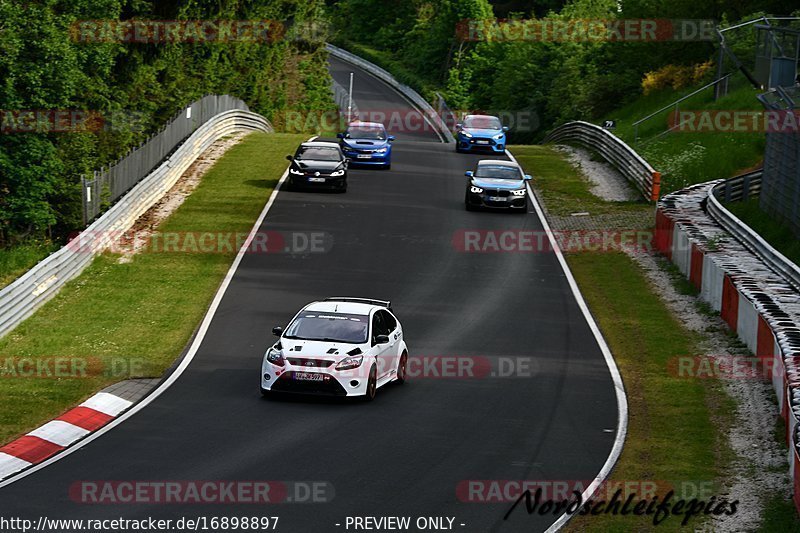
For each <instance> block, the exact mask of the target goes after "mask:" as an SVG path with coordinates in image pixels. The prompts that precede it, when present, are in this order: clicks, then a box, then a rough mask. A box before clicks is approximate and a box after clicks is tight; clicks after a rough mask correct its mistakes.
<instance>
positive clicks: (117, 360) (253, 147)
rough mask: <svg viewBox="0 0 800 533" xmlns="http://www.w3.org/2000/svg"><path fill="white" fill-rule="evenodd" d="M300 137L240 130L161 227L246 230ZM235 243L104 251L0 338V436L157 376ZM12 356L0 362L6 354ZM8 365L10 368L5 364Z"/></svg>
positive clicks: (186, 334)
mask: <svg viewBox="0 0 800 533" xmlns="http://www.w3.org/2000/svg"><path fill="white" fill-rule="evenodd" d="M305 138H306V136H305V135H288V134H273V135H267V134H261V133H255V134H252V135H250V136H248V137H247V138H246V139H245V140H244V141H243V142H242V143H241V144H239V145H236V146H234V147H233V148H232V149H231V150H230V151H229V152H228V153H227V154H225V156H224V157H223V158H222V159H220V160H219V161H218V162H217V163H216V165H214V167H213V168H211V169H210V170H209V172H208V173H207V174H206V175H205V176H204V177H203V179H202V181H201V183H200V185H199V186H198V188H197V189H196V190H195V191H194V192H193V193H192V195H191V196H189V197H188V198H187V199H186V201H185V202H184V204H183V205H181V206H180V208H178V210H177V211H176V212H175V213H173V214H172V216H170V217H169V218H168V219H167V220H166V221H164V223H163V224H162V225H161V226H160V227H159V230H160V231H163V232H197V231H211V232H215V233H216V232H233V233H238V232H244V233H246V232H248V231H250V229H251V227H252V225H253V223H254V221H255V219H256V218H257V217H258V214H259V213H260V212H261V210H262V208H263V206H264V204H265V203H266V201H267V199H268V198H269V195H270V194H271V192H272V189H273V187H274V186H275V185H276V184H277V182H278V179H279V178H280V176H281V174H282V173H283V171H284V169H285V168H286V160H285V159H284V157H285V156H286V154H288V153H291V152H293V151H294V149H295V148H296V147H297V144H298V143H300V142H302V141H303V140H305ZM234 256H235V250H232V251H230V252H226V253H210V254H203V253H175V252H171V253H169V252H155V251H154V252H147V253H140V254H137V255H136V256H134V259H133V261H131V262H129V263H119V261H118V259H119V256H117V255H114V254H110V253H106V254H103V255H102V256H100V257H98V258H96V259H95V261H94V262H93V263H92V265H91V266H90V267H89V268H88V269H87V270H86V271H84V273H83V274H81V276H80V277H78V278H77V279H76V280H73V281H72V282H70V283H69V284H67V286H66V287H64V288H63V289H62V290H61V292H60V293H59V294H58V295H57V296H56V297H55V298H54V299H53V300H51V301H50V302H48V303H47V304H46V305H45V306H44V307H42V308H41V309H40V310H39V311H37V313H36V314H35V315H33V316H32V317H31V318H29V319H28V320H26V321H25V322H24V323H23V324H21V325H20V326H19V327H17V328H16V329H15V330H14V331H12V332H11V333H10V334H9V335H7V336H6V337H4V338H3V339H0V405H2V406H3V409H0V442H6V441H8V440H10V439H11V438H13V437H15V436H17V435H19V434H21V433H24V432H26V431H29V430H30V429H32V428H34V427H36V426H38V425H39V424H41V423H42V422H44V421H46V420H49V419H51V418H53V417H54V416H57V415H58V414H59V413H61V412H63V411H64V410H66V409H67V408H69V407H70V406H72V405H75V404H77V403H79V402H80V401H82V400H83V399H85V398H86V397H88V396H90V395H91V394H92V393H94V392H95V391H97V390H98V389H100V388H102V387H104V386H106V385H109V384H111V383H113V382H115V381H119V380H121V379H126V378H128V377H158V376H160V375H161V374H163V372H164V371H165V370H166V369H167V368H168V367H169V366H170V365H171V364H172V363H173V361H174V360H175V358H176V357H177V356H178V355H180V353H181V351H182V350H183V348H184V347H185V346H186V343H187V342H188V340H189V338H190V336H191V334H192V332H193V331H194V329H195V328H196V327H197V325H198V324H199V323H200V321H201V319H202V317H203V315H204V314H205V312H206V310H207V308H208V305H209V304H210V302H211V300H212V298H213V296H214V294H215V292H216V290H217V288H218V286H219V284H220V282H221V281H222V278H223V277H224V275H225V273H226V272H227V270H228V268H229V267H230V264H231V262H232V261H233V258H234ZM54 357H62V358H74V360H76V361H78V364H83V363H86V367H87V369H88V370H87V371H85V372H84V371H82V370H80V369H79V371H78V372H76V375H75V376H74V377H64V376H62V377H60V378H58V379H56V378H52V377H50V378H46V377H24V378H23V377H15V376H14V375H13V374H12V373H11V371H13V370H14V369H19V368H20V367H19V366H14V362H16V361H17V360H18V358H31V359H32V360H34V361H45V360H48V359H50V360H52V358H54ZM10 359H11V360H12V361H11V363H9V360H10ZM9 364H10V366H9Z"/></svg>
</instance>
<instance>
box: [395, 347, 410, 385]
mask: <svg viewBox="0 0 800 533" xmlns="http://www.w3.org/2000/svg"><path fill="white" fill-rule="evenodd" d="M407 371H408V352H403V355H401V356H400V362H399V363H397V383H399V384H400V385H402V384H403V383H405V382H406V372H407Z"/></svg>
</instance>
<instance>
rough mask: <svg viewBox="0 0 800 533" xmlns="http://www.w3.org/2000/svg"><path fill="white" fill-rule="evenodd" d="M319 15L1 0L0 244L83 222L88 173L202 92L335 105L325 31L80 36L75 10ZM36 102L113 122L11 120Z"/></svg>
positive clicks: (312, 24)
mask: <svg viewBox="0 0 800 533" xmlns="http://www.w3.org/2000/svg"><path fill="white" fill-rule="evenodd" d="M323 15H324V2H323V1H322V0H170V1H161V0H158V1H156V0H33V1H29V2H18V1H16V0H0V50H1V51H2V53H0V84H1V85H0V110H1V111H0V112H2V113H3V115H2V118H3V131H2V132H0V246H8V245H10V244H14V243H17V242H20V241H23V240H29V239H34V240H41V239H44V238H53V239H59V238H62V237H63V236H64V235H66V234H68V233H69V232H70V231H72V230H74V229H76V228H79V227H80V222H81V207H80V196H79V192H80V191H79V187H78V186H77V184H78V183H79V181H80V177H81V175H82V174H86V173H89V172H90V171H91V170H93V169H97V168H99V167H100V166H101V165H103V164H106V163H108V162H109V161H110V160H112V159H115V158H116V157H118V156H119V155H120V154H123V153H124V152H126V151H127V150H128V149H129V148H130V147H131V146H133V145H135V144H137V143H139V142H141V141H142V140H143V139H144V138H146V136H147V135H148V134H149V133H151V132H153V131H154V130H156V129H157V128H158V127H159V126H160V125H162V124H163V123H164V122H165V121H166V120H168V119H169V118H170V117H171V116H172V115H173V114H174V113H175V112H176V111H177V110H178V109H180V108H181V107H183V106H184V105H186V104H188V103H189V102H191V101H193V100H195V99H197V98H199V97H200V96H202V95H204V94H211V93H215V94H231V95H234V96H238V97H239V98H242V99H243V100H245V101H246V102H247V103H248V104H249V106H250V108H251V109H253V110H254V111H257V112H259V113H262V114H264V115H266V116H268V117H272V116H274V115H275V114H276V113H277V111H279V110H281V109H286V108H288V107H291V108H292V109H299V110H317V109H329V108H330V106H331V105H332V102H331V97H330V94H329V83H330V82H329V77H328V74H327V70H326V61H325V58H326V54H325V52H324V50H323V48H322V45H323V43H324V39H325V36H324V35H322V34H317V33H315V32H312V31H301V32H298V31H294V30H292V31H289V32H287V33H284V34H283V35H282V36H281V33H280V32H277V33H275V35H278V36H281V37H280V38H277V39H274V40H272V39H268V40H263V39H254V40H250V41H249V42H247V41H235V40H234V41H230V40H229V41H228V42H223V41H220V42H212V41H205V42H160V43H158V44H153V43H144V42H120V41H119V40H116V42H113V41H114V40H113V39H106V40H105V41H104V40H103V39H100V42H80V39H78V38H76V36H75V32H74V31H72V32H71V31H70V30H71V29H73V30H74V28H75V25H76V24H79V23H80V21H120V20H125V21H129V20H132V19H133V20H162V21H163V20H251V21H252V20H277V21H282V22H284V23H287V24H289V25H290V26H291V28H305V29H309V28H317V27H318V26H317V24H318V23H320V22H321V21H323ZM29 110H83V111H90V112H94V113H98V114H99V115H101V116H102V117H104V119H106V120H107V121H108V120H109V119H110V120H111V122H106V127H105V128H103V129H102V130H101V131H74V130H72V129H70V130H69V131H67V132H64V131H62V132H53V131H50V132H39V133H37V132H19V131H14V130H15V124H16V123H15V117H19V116H20V115H19V114H20V113H21V112H23V111H29ZM114 117H116V119H115V118H114ZM121 117H134V119H135V120H133V121H132V124H133V125H135V126H136V127H134V128H131V127H127V126H126V124H128V122H126V121H125V120H122V118H121ZM129 122H130V121H129ZM108 126H111V127H108ZM16 129H19V128H16Z"/></svg>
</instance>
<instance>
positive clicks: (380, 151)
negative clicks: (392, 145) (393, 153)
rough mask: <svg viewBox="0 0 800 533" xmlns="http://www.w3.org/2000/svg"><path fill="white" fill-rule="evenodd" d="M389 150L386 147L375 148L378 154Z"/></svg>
mask: <svg viewBox="0 0 800 533" xmlns="http://www.w3.org/2000/svg"><path fill="white" fill-rule="evenodd" d="M387 150H388V148H386V147H384V148H378V149H377V150H375V153H376V154H385V153H386V152H387Z"/></svg>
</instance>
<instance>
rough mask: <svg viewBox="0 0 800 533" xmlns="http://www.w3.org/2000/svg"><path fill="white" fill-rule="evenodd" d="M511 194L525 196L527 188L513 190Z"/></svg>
mask: <svg viewBox="0 0 800 533" xmlns="http://www.w3.org/2000/svg"><path fill="white" fill-rule="evenodd" d="M511 194H513V195H514V196H525V189H519V190H518V191H511Z"/></svg>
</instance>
